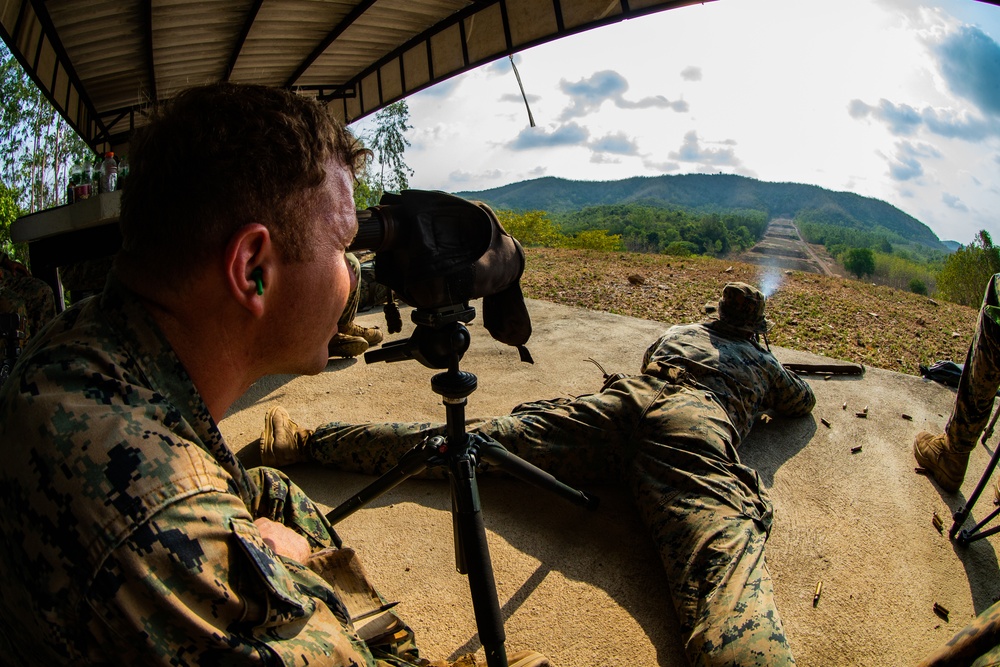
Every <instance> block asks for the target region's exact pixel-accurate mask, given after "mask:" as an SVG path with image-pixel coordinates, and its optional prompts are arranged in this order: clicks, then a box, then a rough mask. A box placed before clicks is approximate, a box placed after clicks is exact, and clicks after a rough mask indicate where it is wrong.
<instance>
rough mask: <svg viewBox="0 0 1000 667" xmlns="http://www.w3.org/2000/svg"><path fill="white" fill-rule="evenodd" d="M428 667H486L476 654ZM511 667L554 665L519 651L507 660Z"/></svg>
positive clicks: (436, 661)
mask: <svg viewBox="0 0 1000 667" xmlns="http://www.w3.org/2000/svg"><path fill="white" fill-rule="evenodd" d="M426 664H427V667H484V665H483V663H482V662H481V661H480V660H479V659H478V658H477V657H476V655H475V654H474V653H469V654H467V655H463V656H462V657H461V658H459V659H458V660H455V661H448V660H435V661H434V662H430V663H426ZM507 665H508V666H509V667H552V663H550V662H549V659H548V658H546V657H545V656H544V655H542V654H541V653H537V652H535V651H518V652H517V653H515V654H514V655H512V656H509V657H508V658H507Z"/></svg>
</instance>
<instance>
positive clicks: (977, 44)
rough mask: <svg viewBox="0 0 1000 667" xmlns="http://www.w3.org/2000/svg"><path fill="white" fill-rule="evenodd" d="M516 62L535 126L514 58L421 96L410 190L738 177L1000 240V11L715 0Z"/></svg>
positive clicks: (965, 237)
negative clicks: (831, 193) (824, 192)
mask: <svg viewBox="0 0 1000 667" xmlns="http://www.w3.org/2000/svg"><path fill="white" fill-rule="evenodd" d="M515 63H516V64H517V69H518V72H519V73H520V76H521V80H522V82H523V84H524V89H525V93H526V95H527V98H528V105H529V106H530V109H531V114H532V116H533V118H534V120H535V123H536V125H535V127H531V126H530V125H529V121H528V113H527V111H526V108H525V102H524V100H523V99H522V97H521V92H520V90H519V88H518V85H517V80H516V78H515V75H514V71H513V68H512V66H511V63H510V61H509V59H507V58H504V59H501V60H498V61H495V62H493V63H490V64H488V65H485V66H483V67H480V68H478V69H477V70H474V71H472V72H469V73H466V74H464V75H461V76H458V77H455V78H453V79H450V80H448V81H445V82H443V83H441V84H439V85H437V86H435V87H433V88H430V89H428V90H425V91H422V92H420V93H417V94H415V95H412V96H411V97H410V98H408V103H409V107H410V121H411V124H412V125H413V129H412V130H411V131H410V132H408V134H407V138H408V139H409V141H410V143H411V146H410V148H409V149H408V150H407V153H406V160H407V162H408V164H409V165H410V166H411V167H412V168H413V169H414V175H413V177H412V178H411V179H410V187H413V188H419V189H435V190H445V191H452V192H454V191H461V190H482V189H488V188H493V187H498V186H501V185H506V184H508V183H514V182H517V181H522V180H527V179H532V178H538V177H541V176H557V177H562V178H568V179H573V180H582V181H604V180H617V179H621V178H628V177H631V176H656V175H660V174H688V173H718V172H723V173H733V174H741V175H745V176H750V177H753V178H758V179H761V180H764V181H789V182H798V183H808V184H814V185H819V186H822V187H825V188H829V189H831V190H838V191H848V192H855V193H858V194H860V195H864V196H869V197H876V198H878V199H882V200H885V201H887V202H889V203H891V204H893V205H895V206H897V207H898V208H900V209H902V210H903V211H905V212H906V213H909V214H910V215H912V216H914V217H915V218H917V219H918V220H920V221H921V222H923V223H925V224H926V225H928V226H929V227H930V228H931V229H932V230H933V231H934V232H935V233H936V234H937V235H938V236H939V237H940V238H941V239H942V240H948V239H952V240H957V241H959V242H961V243H968V242H970V241H971V240H972V239H973V237H974V235H975V234H976V232H977V231H978V230H980V229H986V230H988V231H989V232H990V233H991V234H992V235H993V236H994V238H995V239H996V240H997V241H998V242H1000V7H997V6H994V5H990V4H986V3H981V2H977V1H976V0H936V1H923V0H838V1H837V2H832V3H831V2H828V1H824V2H820V1H819V0H743V1H742V2H741V1H738V0H717V1H715V2H709V3H707V4H704V5H695V6H691V7H684V8H680V9H672V10H668V11H665V12H660V13H658V14H654V15H652V16H647V17H642V18H639V19H633V20H630V21H626V22H623V23H620V24H617V25H614V26H609V27H605V28H599V29H596V30H592V31H589V32H587V33H583V34H580V35H576V36H573V37H568V38H565V39H562V40H559V41H557V42H553V43H551V44H547V45H544V46H540V47H536V48H534V49H531V50H528V51H524V52H522V53H520V54H518V55H516V56H515ZM367 123H370V120H362V121H360V122H359V123H356V124H355V126H354V128H353V129H355V131H357V132H363V131H364V129H365V128H366V124H367Z"/></svg>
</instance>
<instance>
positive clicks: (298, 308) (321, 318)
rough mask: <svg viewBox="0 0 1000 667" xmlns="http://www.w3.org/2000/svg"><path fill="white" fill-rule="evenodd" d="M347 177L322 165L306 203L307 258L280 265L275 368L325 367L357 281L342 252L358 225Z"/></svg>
mask: <svg viewBox="0 0 1000 667" xmlns="http://www.w3.org/2000/svg"><path fill="white" fill-rule="evenodd" d="M352 183H353V179H352V177H351V173H350V171H349V170H348V169H347V168H346V167H344V166H343V165H341V164H340V163H338V162H335V161H331V163H330V164H329V165H327V175H326V180H325V181H324V182H323V185H321V186H320V188H319V193H318V195H317V196H315V198H314V199H313V201H312V202H311V203H309V204H308V205H307V206H306V211H307V213H306V215H307V217H308V218H309V222H308V223H307V228H308V229H309V230H310V231H309V232H308V236H309V237H310V238H311V239H312V241H311V243H310V246H311V248H310V252H309V259H307V260H305V261H301V262H295V263H286V264H284V265H283V267H282V276H283V279H282V280H281V283H280V289H279V290H278V293H277V294H275V298H277V299H280V301H279V308H278V312H277V314H276V317H275V322H274V324H275V326H274V329H275V340H274V343H275V345H276V346H277V348H276V349H274V350H273V351H274V353H275V354H276V355H278V356H279V357H280V358H281V359H282V361H283V362H284V363H282V364H281V366H282V371H280V372H286V373H306V374H311V373H319V372H320V371H322V370H323V369H324V368H326V364H327V360H328V352H327V344H328V343H329V341H330V339H331V338H333V335H334V334H335V333H336V332H337V320H338V319H340V315H341V313H343V312H344V306H345V305H346V304H347V298H348V296H349V295H350V293H351V291H352V290H353V289H354V288H355V286H356V285H357V282H356V278H355V276H354V272H353V271H351V268H350V265H349V264H348V263H347V259H346V257H345V251H346V248H347V246H348V245H349V244H350V243H351V241H352V240H353V239H354V235H355V234H356V233H357V230H358V223H357V216H356V213H355V209H354V198H353V189H352ZM279 332H280V333H279ZM282 348H283V349H282Z"/></svg>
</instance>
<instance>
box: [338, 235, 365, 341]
mask: <svg viewBox="0 0 1000 667" xmlns="http://www.w3.org/2000/svg"><path fill="white" fill-rule="evenodd" d="M344 257H346V258H347V263H348V265H350V267H351V273H353V274H354V280H355V281H356V282H357V287H356V288H354V289H353V290H351V293H350V294H349V295H348V297H347V303H346V304H345V305H344V312H343V313H342V314H341V315H340V319H339V320H337V330H338V331H343V330H345V329H346V328H347V325H348V324H350V323H351V322H353V321H354V317H355V315H357V314H358V304H359V303H360V302H361V262H360V261H358V258H357V257H356V256H355V255H354V254H352V253H346V254H345V255H344Z"/></svg>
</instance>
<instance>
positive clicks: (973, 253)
mask: <svg viewBox="0 0 1000 667" xmlns="http://www.w3.org/2000/svg"><path fill="white" fill-rule="evenodd" d="M994 273H1000V249H998V248H996V247H995V246H994V245H993V239H992V238H990V235H989V233H988V232H987V231H986V230H985V229H983V230H980V232H979V233H978V234H976V238H975V239H973V241H972V243H970V244H969V245H967V246H962V247H961V248H959V249H958V250H956V251H955V252H953V253H952V254H951V255H949V256H948V259H947V261H946V262H945V264H944V267H943V268H942V269H941V272H940V273H939V274H938V277H937V289H938V293H939V294H940V295H941V296H942V297H943V298H945V299H948V300H949V301H953V302H955V303H958V304H961V305H963V306H973V307H976V306H978V305H979V304H980V303H981V302H982V300H983V290H985V289H986V283H988V282H989V280H990V276H992V275H993V274H994Z"/></svg>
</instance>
